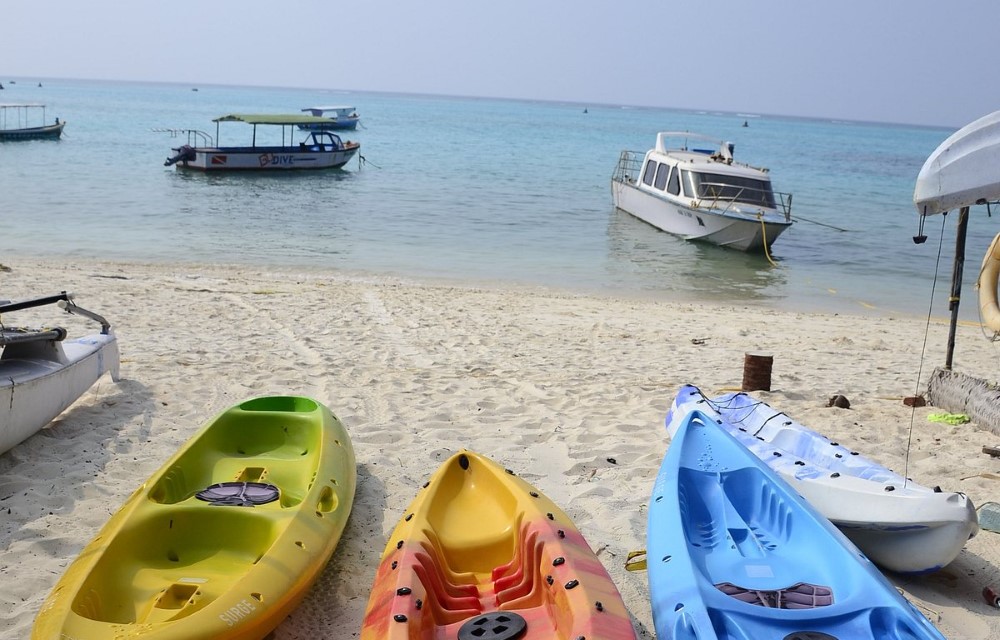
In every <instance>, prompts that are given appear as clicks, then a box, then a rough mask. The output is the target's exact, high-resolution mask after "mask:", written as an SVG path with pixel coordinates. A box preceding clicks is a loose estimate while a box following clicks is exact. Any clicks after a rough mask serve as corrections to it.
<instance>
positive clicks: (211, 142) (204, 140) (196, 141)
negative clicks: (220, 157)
mask: <svg viewBox="0 0 1000 640" xmlns="http://www.w3.org/2000/svg"><path fill="white" fill-rule="evenodd" d="M153 131H154V132H156V133H169V134H170V137H171V138H179V137H181V136H185V137H186V138H187V143H186V144H187V146H189V147H214V146H215V139H214V138H213V137H212V136H211V135H209V134H207V133H205V132H204V131H202V130H200V129H169V128H161V127H158V128H154V129H153Z"/></svg>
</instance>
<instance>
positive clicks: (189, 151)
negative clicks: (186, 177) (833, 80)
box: [163, 144, 195, 167]
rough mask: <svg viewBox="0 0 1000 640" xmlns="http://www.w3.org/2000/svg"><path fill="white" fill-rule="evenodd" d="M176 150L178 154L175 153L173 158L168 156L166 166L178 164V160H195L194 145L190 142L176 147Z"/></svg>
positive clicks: (164, 164)
mask: <svg viewBox="0 0 1000 640" xmlns="http://www.w3.org/2000/svg"><path fill="white" fill-rule="evenodd" d="M174 151H176V152H177V155H175V156H174V157H172V158H167V159H166V161H165V162H164V163H163V166H164V167H169V166H170V165H174V164H177V163H178V162H187V161H188V160H194V156H195V151H194V147H192V146H191V145H189V144H186V145H184V146H182V147H178V148H177V149H174Z"/></svg>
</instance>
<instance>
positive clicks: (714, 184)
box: [684, 171, 774, 209]
mask: <svg viewBox="0 0 1000 640" xmlns="http://www.w3.org/2000/svg"><path fill="white" fill-rule="evenodd" d="M684 173H685V174H687V175H685V176H684V178H685V183H686V186H687V187H688V189H690V191H691V193H693V194H695V195H696V196H697V197H699V198H703V199H705V200H726V201H732V202H745V203H746V204H752V205H755V206H758V207H767V208H769V209H773V208H774V191H772V190H771V183H770V181H768V180H757V179H756V178H746V177H743V176H727V175H724V174H721V173H698V172H694V171H685V172H684Z"/></svg>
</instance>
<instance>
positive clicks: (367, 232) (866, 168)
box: [0, 78, 996, 320]
mask: <svg viewBox="0 0 1000 640" xmlns="http://www.w3.org/2000/svg"><path fill="white" fill-rule="evenodd" d="M11 80H14V81H15V83H13V84H12V83H11ZM0 82H3V84H4V85H5V87H6V88H5V89H4V90H3V91H0V102H43V103H45V104H46V105H47V111H46V116H47V118H48V119H49V120H54V119H55V118H56V117H59V118H61V119H63V120H66V121H68V125H67V127H66V130H65V136H64V138H63V139H62V140H60V141H58V142H52V141H33V142H17V143H0V252H2V253H0V262H11V261H12V257H16V256H19V255H20V256H25V255H31V256H53V257H60V258H64V257H70V258H72V257H79V258H98V259H105V258H110V259H124V260H143V261H154V262H161V261H163V262H211V263H227V264H233V263H236V264H274V265H286V266H292V267H296V268H302V269H309V268H336V269H343V270H349V271H351V272H359V273H377V274H396V275H403V276H418V277H434V278H455V279H458V280H461V281H483V282H497V281H499V282H517V283H527V284H540V285H545V286H552V287H559V288H569V289H574V290H598V291H603V292H617V293H620V294H622V295H636V294H638V295H643V296H654V297H662V298H665V299H666V298H671V299H709V300H714V301H718V302H725V303H739V302H742V301H747V302H756V303H764V304H769V305H773V306H779V307H782V308H791V309H800V310H822V311H841V312H861V313H866V312H873V313H878V312H886V313H912V314H918V315H923V314H926V313H927V312H928V309H929V308H931V307H930V305H931V300H932V299H931V295H932V287H934V286H935V285H934V277H935V270H936V269H938V268H939V269H940V271H939V273H938V279H937V284H936V290H935V293H934V298H933V300H934V305H933V312H934V314H935V315H937V316H944V315H946V314H947V296H948V289H949V283H950V279H951V260H952V255H953V252H954V243H955V224H956V220H957V215H956V214H952V215H950V216H948V217H947V218H942V217H940V216H938V217H936V218H934V219H932V220H931V221H930V224H929V226H928V227H927V229H926V231H925V233H926V234H927V235H928V236H929V240H928V241H927V243H926V244H923V245H915V244H914V243H913V241H912V239H911V238H912V236H913V235H915V234H916V232H917V215H916V213H915V210H914V208H913V205H912V193H913V186H914V181H915V179H916V176H917V173H918V172H919V170H920V167H921V166H922V164H923V162H924V160H925V159H926V157H927V156H928V154H930V153H931V152H932V151H933V150H934V149H935V148H936V147H937V146H938V144H940V142H941V141H942V140H944V139H945V138H946V137H947V136H948V135H949V134H950V133H951V132H952V130H949V129H935V128H926V127H913V126H902V125H892V124H871V123H858V122H838V121H830V120H822V119H802V118H787V117H776V116H768V115H760V114H737V113H724V112H690V111H677V110H670V109H651V108H631V107H626V106H617V105H615V106H608V105H595V104H588V105H582V104H560V103H551V102H528V101H512V100H494V99H467V98H454V97H438V96H418V95H398V94H372V93H353V92H340V91H320V90H306V89H277V88H259V87H222V86H198V87H191V86H181V85H170V84H144V83H110V82H97V81H78V80H56V79H42V80H41V84H42V85H43V86H39V80H38V79H27V78H12V79H7V78H0ZM195 89H196V90H195ZM319 104H350V105H354V106H356V107H357V109H358V111H359V113H360V114H361V116H362V125H361V128H359V129H358V131H356V132H345V133H344V137H345V138H348V139H354V140H359V141H360V142H361V145H362V146H361V155H362V156H363V159H362V158H359V159H356V160H352V161H351V163H349V164H348V165H347V167H345V169H344V170H343V171H333V172H317V173H311V172H306V173H301V174H295V175H268V174H258V175H252V176H249V175H200V174H193V173H187V172H179V171H177V170H176V169H174V168H172V167H170V168H168V167H164V166H163V161H164V160H165V159H166V158H167V157H168V155H170V150H171V147H172V146H177V145H178V144H179V143H181V142H183V140H178V139H172V138H171V137H170V135H169V134H167V133H162V132H156V131H154V129H157V128H171V127H172V128H196V129H203V130H205V131H207V132H209V133H211V134H212V135H213V136H214V135H215V132H216V131H215V125H214V124H213V123H212V122H211V121H212V119H213V118H215V117H218V116H221V115H224V114H227V113H239V112H243V113H248V112H251V113H254V112H255V113H266V112H272V113H275V112H298V111H299V109H301V108H303V107H308V106H313V105H319ZM744 122H746V123H747V125H748V126H746V127H744V126H743V123H744ZM244 128H245V130H244ZM662 130H690V131H694V132H699V133H703V134H706V135H711V136H714V137H717V138H723V139H726V140H731V141H732V142H734V143H735V145H736V157H737V159H740V160H743V161H746V162H750V163H751V164H756V165H763V166H767V167H769V168H770V169H771V171H772V176H773V179H774V183H775V186H776V189H778V190H780V191H786V192H791V193H792V194H793V195H794V202H793V217H795V218H796V219H797V223H796V224H795V225H794V226H793V227H792V229H791V230H789V231H788V232H786V233H785V234H784V235H783V236H782V237H781V238H780V239H779V240H778V241H777V243H776V244H775V245H774V248H773V256H774V258H775V260H776V261H777V263H778V266H776V267H775V266H772V265H771V264H770V263H769V262H768V261H767V259H766V258H765V257H763V256H749V255H745V254H741V253H737V252H734V251H730V250H724V249H719V248H716V247H711V246H705V245H698V244H692V243H687V242H684V241H682V240H679V239H677V238H675V237H673V236H671V235H668V234H666V233H662V232H659V231H657V230H656V229H654V228H652V227H650V226H648V225H646V224H645V223H642V222H640V221H638V220H635V219H633V218H632V217H630V216H629V215H627V214H624V213H621V212H617V211H615V210H614V208H613V207H612V205H611V190H610V177H611V174H612V171H613V169H614V167H615V163H616V161H617V159H618V154H619V152H620V151H621V150H622V149H631V150H639V151H644V150H646V149H647V148H649V147H650V146H652V144H653V142H654V140H655V136H656V132H657V131H662ZM249 131H250V128H249V127H247V126H245V125H240V124H228V125H223V130H222V142H223V143H242V142H248V141H249ZM980 209H983V208H981V207H980V208H977V209H976V210H974V211H973V218H972V221H971V224H970V237H969V241H968V264H967V266H966V270H965V274H966V277H965V281H966V282H965V288H964V296H963V297H964V300H963V314H962V315H963V318H966V319H973V320H974V319H976V318H977V315H978V314H977V305H976V303H975V295H976V294H975V290H974V288H973V287H974V282H975V278H976V275H977V272H978V268H979V262H980V260H981V258H982V255H983V253H984V251H985V250H986V247H987V246H988V244H989V241H990V240H991V239H992V236H993V234H994V233H995V231H996V228H995V226H996V225H995V224H993V222H992V221H991V220H990V219H988V218H987V216H986V211H985V210H980ZM942 242H943V246H942V245H941V243H942ZM939 249H940V251H941V257H940V263H939V262H938V252H939ZM939 264H940V267H939V266H938V265H939ZM8 277H9V276H8ZM53 286H54V287H58V283H53Z"/></svg>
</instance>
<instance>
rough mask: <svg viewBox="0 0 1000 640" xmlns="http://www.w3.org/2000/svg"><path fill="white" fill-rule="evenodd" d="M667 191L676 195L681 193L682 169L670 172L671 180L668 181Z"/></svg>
mask: <svg viewBox="0 0 1000 640" xmlns="http://www.w3.org/2000/svg"><path fill="white" fill-rule="evenodd" d="M667 193H669V194H670V195H674V196H679V195H680V194H681V178H680V171H674V172H672V173H671V174H670V181H669V182H667Z"/></svg>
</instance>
